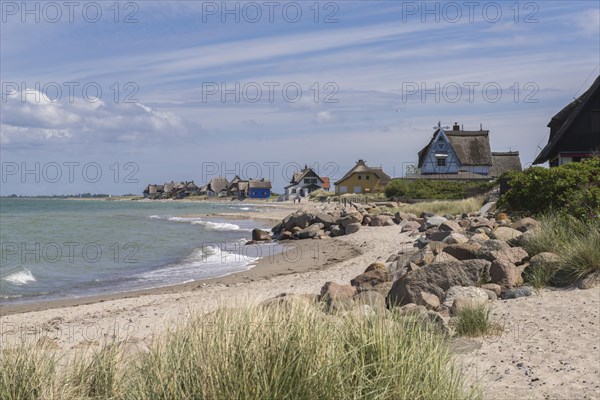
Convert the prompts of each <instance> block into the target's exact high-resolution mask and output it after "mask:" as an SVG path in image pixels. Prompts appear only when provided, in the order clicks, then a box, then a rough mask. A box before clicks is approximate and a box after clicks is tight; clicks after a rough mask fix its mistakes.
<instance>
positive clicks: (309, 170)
mask: <svg viewBox="0 0 600 400" xmlns="http://www.w3.org/2000/svg"><path fill="white" fill-rule="evenodd" d="M307 175H312V176H314V177H316V178H319V179H320V180H321V181H322V180H323V179H322V178H321V177H320V176H319V175H317V173H316V172H315V171H314V170H313V169H312V168H309V167H308V166H307V165H305V166H304V169H303V170H302V171H300V172H296V173H294V175H293V176H292V180H291V182H290V184H291V185H289V186H294V185H296V184H298V183H300V182H302V179H304V177H306V176H307Z"/></svg>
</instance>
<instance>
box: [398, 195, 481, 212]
mask: <svg viewBox="0 0 600 400" xmlns="http://www.w3.org/2000/svg"><path fill="white" fill-rule="evenodd" d="M482 205H483V198H481V197H471V198H468V199H464V200H440V201H428V202H423V203H415V204H409V205H402V206H400V211H403V212H406V213H413V214H416V215H420V214H421V213H422V212H432V213H434V214H439V215H444V214H452V215H458V214H462V213H473V212H478V211H479V210H480V209H481V206H482Z"/></svg>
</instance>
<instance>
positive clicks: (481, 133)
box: [406, 123, 522, 180]
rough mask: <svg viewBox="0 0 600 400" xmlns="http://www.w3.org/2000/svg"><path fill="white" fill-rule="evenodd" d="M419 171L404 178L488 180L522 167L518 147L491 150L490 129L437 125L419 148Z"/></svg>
mask: <svg viewBox="0 0 600 400" xmlns="http://www.w3.org/2000/svg"><path fill="white" fill-rule="evenodd" d="M418 168H419V171H418V173H416V174H412V175H407V176H406V178H407V179H449V180H471V179H472V180H489V179H491V178H496V177H498V176H500V175H502V173H504V172H506V171H509V170H517V171H520V170H521V168H522V167H521V160H520V158H519V152H518V151H511V152H504V153H501V152H492V151H491V149H490V131H489V130H483V129H480V130H478V131H464V130H462V129H461V128H460V126H459V125H458V124H457V123H455V124H454V126H453V127H452V130H451V131H450V130H448V131H445V130H444V129H443V128H441V127H438V128H437V129H436V131H435V132H434V134H433V136H432V138H431V140H430V141H429V143H428V144H427V145H426V146H425V147H424V148H423V149H421V151H419V164H418Z"/></svg>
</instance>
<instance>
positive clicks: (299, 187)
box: [284, 165, 324, 199]
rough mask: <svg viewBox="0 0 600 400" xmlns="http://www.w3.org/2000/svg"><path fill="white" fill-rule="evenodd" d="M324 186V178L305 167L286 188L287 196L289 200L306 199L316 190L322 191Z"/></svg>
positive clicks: (295, 174)
mask: <svg viewBox="0 0 600 400" xmlns="http://www.w3.org/2000/svg"><path fill="white" fill-rule="evenodd" d="M323 184H324V181H323V178H321V177H320V176H319V175H317V173H316V172H315V171H314V170H313V169H312V168H308V166H307V165H305V166H304V169H303V170H302V171H300V172H296V173H294V176H293V177H292V180H291V181H290V184H289V185H287V186H286V187H285V188H284V189H285V196H286V198H287V199H291V198H295V197H296V198H297V197H306V196H308V195H309V194H310V193H312V192H314V191H315V190H319V189H322V188H323Z"/></svg>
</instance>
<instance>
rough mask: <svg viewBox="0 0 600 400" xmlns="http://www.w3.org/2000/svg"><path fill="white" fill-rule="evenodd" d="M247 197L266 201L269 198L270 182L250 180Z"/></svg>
mask: <svg viewBox="0 0 600 400" xmlns="http://www.w3.org/2000/svg"><path fill="white" fill-rule="evenodd" d="M248 197H249V198H251V199H267V198H269V197H271V181H265V180H264V179H261V180H260V181H253V180H250V181H249V182H248Z"/></svg>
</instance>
